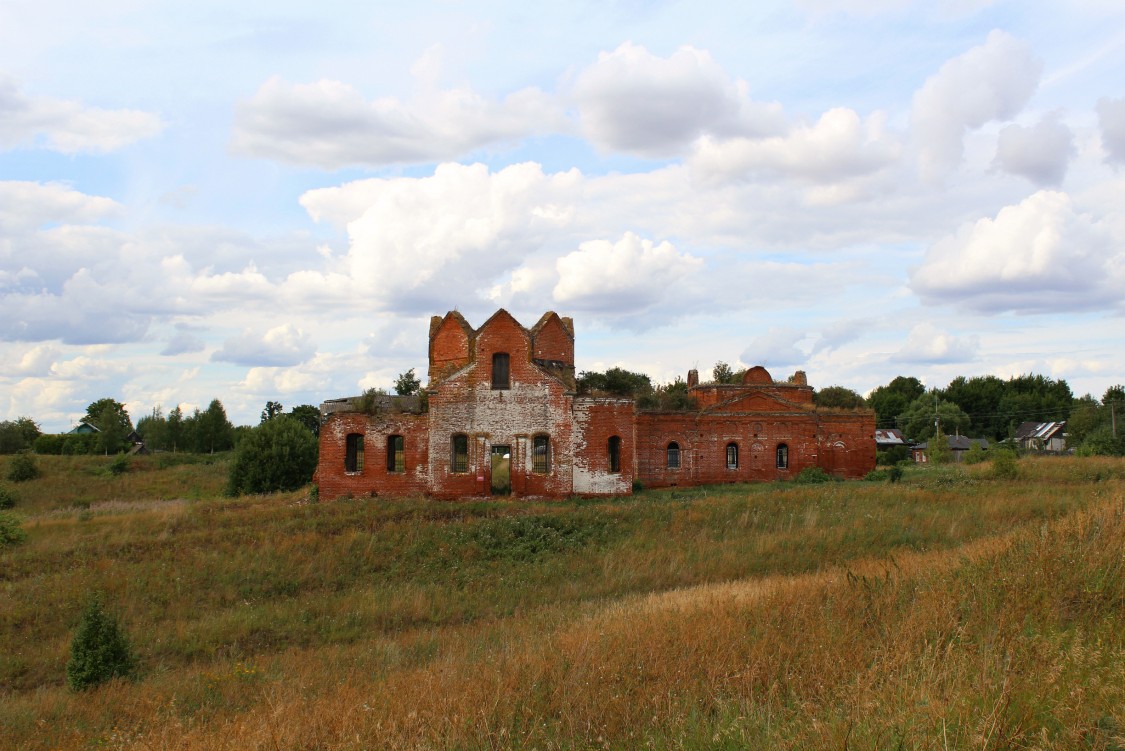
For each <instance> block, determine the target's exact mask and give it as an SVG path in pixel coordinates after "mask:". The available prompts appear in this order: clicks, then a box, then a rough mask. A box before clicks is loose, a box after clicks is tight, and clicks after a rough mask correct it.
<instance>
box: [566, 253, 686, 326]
mask: <svg viewBox="0 0 1125 751" xmlns="http://www.w3.org/2000/svg"><path fill="white" fill-rule="evenodd" d="M578 248H579V249H578V250H576V251H574V252H573V253H569V254H567V255H565V256H563V257H562V258H559V259H558V261H557V262H556V266H557V269H558V274H559V281H558V283H557V284H556V285H555V289H554V293H553V296H554V300H555V302H556V303H558V304H559V305H563V306H566V308H567V309H568V310H578V311H581V310H588V311H596V312H600V313H607V312H623V313H624V312H627V313H630V314H632V315H636V314H639V313H642V312H644V311H645V310H647V309H648V308H651V307H653V306H654V305H658V304H663V303H666V301H667V300H668V299H669V296H670V293H671V290H672V288H673V287H676V286H678V285H682V284H684V283H685V282H687V281H688V277H690V276H692V275H693V274H695V273H697V272H699V271H700V270H702V268H703V260H702V259H700V258H696V257H694V256H691V255H688V254H686V253H680V252H678V251H677V250H676V249H675V247H673V246H672V244H671V243H669V242H662V243H660V244H659V245H656V244H654V243H653V242H652V240H646V239H643V238H641V237H639V236H638V235H635V234H633V233H632V232H626V233H625V235H624V236H622V238H621V239H620V240H618V241H617V242H610V241H608V240H591V241H589V242H584V243H582V244H581V245H579V246H578Z"/></svg>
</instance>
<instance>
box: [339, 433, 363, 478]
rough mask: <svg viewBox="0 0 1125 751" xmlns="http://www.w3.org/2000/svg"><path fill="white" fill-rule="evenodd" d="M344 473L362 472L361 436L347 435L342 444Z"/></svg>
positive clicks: (358, 434) (356, 434)
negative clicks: (345, 440)
mask: <svg viewBox="0 0 1125 751" xmlns="http://www.w3.org/2000/svg"><path fill="white" fill-rule="evenodd" d="M344 471H345V472H362V471H363V434H362V433H349V434H348V438H347V442H346V443H345V444H344Z"/></svg>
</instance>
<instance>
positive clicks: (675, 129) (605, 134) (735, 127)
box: [571, 42, 785, 157]
mask: <svg viewBox="0 0 1125 751" xmlns="http://www.w3.org/2000/svg"><path fill="white" fill-rule="evenodd" d="M571 93H572V96H573V98H574V101H575V102H576V103H577V105H578V111H579V120H580V122H581V126H582V132H583V133H584V134H585V135H586V137H587V138H589V139H590V140H591V141H593V142H594V143H595V144H596V145H598V146H600V147H601V148H603V149H607V150H614V151H624V152H628V153H632V154H640V155H642V156H651V157H665V156H673V155H676V154H679V153H681V152H683V151H684V150H686V148H687V147H688V146H689V145H690V144H691V143H692V141H694V140H695V139H696V138H698V137H699V136H702V135H706V134H714V135H718V136H735V135H746V136H767V135H774V134H777V133H780V132H782V131H783V130H784V127H785V123H784V119H783V117H782V114H781V107H780V105H777V104H763V103H759V102H754V101H751V100H750V97H749V95H748V93H747V86H746V84H745V83H744V82H742V81H737V80H732V79H731V78H730V77H729V76H728V75H727V74H726V73H725V72H724V71H723V69H722V68H721V67H720V66H719V65H718V64H717V63H716V62H715V61H714V60H713V59H712V58H711V56H710V55H709V54H708V53H707V52H706V51H703V50H698V49H695V48H694V47H681V48H680V49H678V50H676V52H674V53H673V54H672V55H671V56H670V57H667V58H661V57H657V56H656V55H653V54H652V53H650V52H649V51H648V50H646V49H645V48H644V47H642V46H640V45H636V44H632V43H630V42H626V43H624V44H622V45H621V46H619V47H618V48H617V49H615V50H614V51H613V52H603V53H601V54H600V55H599V56H598V60H597V62H595V63H593V64H592V65H590V66H589V67H587V68H586V69H585V70H583V71H582V72H581V73H580V74H579V75H578V77H577V79H576V80H575V82H574V88H573V91H572V92H571Z"/></svg>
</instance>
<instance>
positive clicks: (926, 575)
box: [0, 458, 1125, 749]
mask: <svg viewBox="0 0 1125 751" xmlns="http://www.w3.org/2000/svg"><path fill="white" fill-rule="evenodd" d="M44 459H48V458H44ZM41 463H42V464H43V467H44V469H45V470H46V472H45V476H44V477H43V478H42V479H40V480H36V481H33V482H31V483H25V484H22V485H21V486H19V487H18V491H19V492H20V494H21V497H22V499H23V500H22V501H21V504H20V505H19V506H18V507H17V509H16V511H17V512H19V513H22V514H23V515H24V517H25V521H24V527H25V529H26V530H27V531H28V533H29V540H28V542H27V543H24V544H23V545H19V546H16V547H9V548H6V549H4V550H3V551H2V552H0V564H2V565H0V642H2V643H4V644H5V645H6V648H5V650H4V652H3V654H2V655H0V692H2V693H0V728H4V732H5V733H6V734H7V735H8V736H9V738H10V739H11V741H12V745H15V746H17V747H26V748H68V747H78V748H81V747H87V746H89V745H91V744H97V743H101V742H105V743H107V744H109V745H117V746H122V747H130V746H132V745H136V746H137V747H140V748H143V747H149V748H165V747H168V748H170V747H176V748H232V749H233V748H248V747H249V748H254V747H262V748H304V747H323V748H364V747H372V746H388V747H395V746H397V747H401V748H414V747H450V748H489V747H497V746H499V747H540V748H548V747H556V748H585V747H590V746H605V747H612V748H634V747H639V746H645V745H648V746H651V747H657V748H681V747H682V748H697V747H698V748H711V747H730V748H745V747H762V748H776V747H791V748H808V747H816V746H838V747H843V746H844V745H846V743H851V744H852V745H853V747H872V746H878V747H884V746H886V747H894V746H896V745H898V744H899V742H900V741H901V742H902V745H903V747H904V748H945V747H949V748H988V747H992V748H1003V747H1010V746H1012V745H1024V746H1031V745H1034V744H1033V741H1035V742H1038V744H1039V746H1040V747H1059V748H1067V747H1075V744H1086V746H1087V747H1090V748H1111V747H1112V744H1113V743H1115V742H1120V740H1118V741H1114V740H1113V739H1114V738H1115V737H1118V738H1119V739H1120V734H1121V732H1122V730H1121V725H1123V724H1125V675H1123V673H1125V671H1122V669H1121V665H1122V664H1125V660H1123V659H1122V658H1123V657H1125V640H1123V637H1122V634H1123V633H1125V618H1123V615H1125V613H1123V611H1125V596H1123V589H1125V576H1123V573H1122V568H1121V567H1122V555H1121V551H1122V550H1125V520H1123V518H1122V492H1121V479H1120V478H1121V477H1122V476H1125V465H1123V464H1121V463H1120V462H1117V463H1115V462H1112V461H1101V460H1086V461H1078V460H1056V461H1046V462H1031V461H1028V460H1025V461H1023V462H1021V465H1020V467H1021V471H1022V474H1023V478H1021V479H1020V480H1015V481H1005V482H1000V481H995V480H991V479H988V478H987V475H986V474H985V473H984V470H986V469H987V468H986V467H984V468H981V469H980V470H977V471H976V472H975V473H970V474H965V473H961V472H959V471H932V470H931V471H925V472H918V473H915V474H912V475H911V476H909V477H908V481H907V482H906V483H904V484H900V485H886V484H878V485H875V484H868V483H844V484H829V485H822V486H803V487H802V486H794V485H782V486H778V485H762V486H727V487H722V488H702V489H695V490H690V491H678V492H648V493H644V494H642V495H640V496H638V497H635V498H633V499H628V500H618V501H610V502H596V503H591V502H567V503H552V504H537V503H527V502H513V503H506V502H496V503H492V502H489V503H480V502H476V503H435V502H427V501H423V500H417V499H407V500H402V501H397V502H387V501H384V500H379V501H369V500H368V501H349V502H340V503H332V504H309V503H307V502H304V499H303V498H302V497H301V495H300V494H293V495H288V496H273V497H267V498H248V499H239V500H236V501H232V500H227V499H222V498H220V497H219V492H220V490H221V488H222V485H223V480H224V479H225V478H224V476H223V474H224V468H223V466H222V464H221V463H219V464H188V465H181V466H173V467H167V468H164V469H158V467H157V465H156V461H155V460H152V459H146V460H143V461H141V460H138V461H136V462H135V463H134V465H133V471H131V472H129V473H127V474H126V475H124V476H122V477H117V478H110V477H103V476H99V475H97V474H95V473H94V472H93V471H92V470H94V469H96V468H97V467H98V466H100V464H104V463H105V460H104V459H103V460H102V461H101V462H100V463H99V462H98V461H96V460H93V459H89V458H81V459H78V458H58V459H57V460H56V461H55V462H47V461H44V460H43V459H41ZM177 488H179V489H180V491H179V492H178V493H177ZM92 589H98V590H100V591H102V592H104V593H105V594H106V597H105V599H106V601H107V603H109V604H110V605H111V606H112V607H113V608H114V609H115V610H116V611H117V612H118V613H119V614H120V615H121V617H122V620H123V622H124V623H125V624H126V626H127V627H128V629H129V631H130V633H131V635H132V638H133V641H134V644H135V646H136V648H137V651H138V652H139V654H140V656H141V661H142V665H143V669H142V674H141V675H140V677H139V680H138V681H137V682H136V683H120V684H115V685H112V686H108V687H105V688H102V689H99V690H97V691H94V692H90V693H87V694H81V695H74V694H70V693H69V692H67V691H66V689H65V688H64V686H63V675H64V673H63V666H64V664H65V661H66V657H67V649H68V646H69V639H70V635H71V629H72V628H73V625H74V623H75V622H76V620H77V617H78V612H79V610H80V608H81V604H82V598H83V597H84V595H85V593H86V592H87V591H90V590H92ZM654 593H655V594H654ZM9 645H10V646H9ZM1099 744H1100V745H1099Z"/></svg>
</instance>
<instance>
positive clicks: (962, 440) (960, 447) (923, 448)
mask: <svg viewBox="0 0 1125 751" xmlns="http://www.w3.org/2000/svg"><path fill="white" fill-rule="evenodd" d="M945 440H946V441H948V444H949V450H950V451H951V452H952V453H953V461H955V462H960V461H962V460H963V459H964V458H965V452H966V451H968V450H969V449H970V448H972V446H973V444H974V443H975V444H977V445H978V446H980V447H981V448H982V449H984V450H985V451H988V439H986V438H966V437H965V436H963V435H947V436H945ZM929 446H930V442H929V441H926V442H925V443H918V444H915V445H914V446H913V448H911V450H910V453H911V456H913V457H914V461H916V462H919V463H925V462H928V461H929V460H930V459H929V455H928V454H927V453H926V452H927V449H928V448H929Z"/></svg>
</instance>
